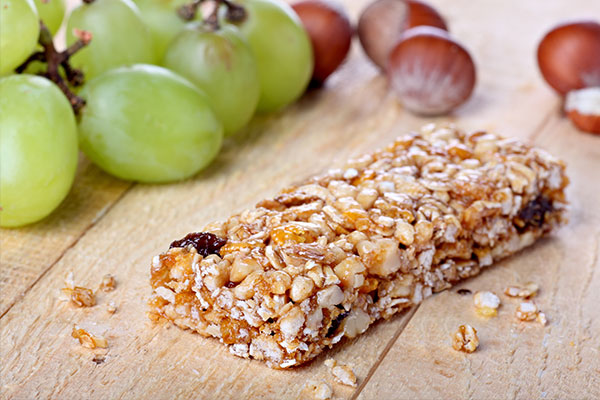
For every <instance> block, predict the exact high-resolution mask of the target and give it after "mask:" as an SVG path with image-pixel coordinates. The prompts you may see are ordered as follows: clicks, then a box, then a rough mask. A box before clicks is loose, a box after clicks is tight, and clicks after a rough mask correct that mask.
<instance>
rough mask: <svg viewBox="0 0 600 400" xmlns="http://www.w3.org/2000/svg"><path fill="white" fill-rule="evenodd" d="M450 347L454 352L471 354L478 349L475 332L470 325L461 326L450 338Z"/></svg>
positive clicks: (477, 339)
mask: <svg viewBox="0 0 600 400" xmlns="http://www.w3.org/2000/svg"><path fill="white" fill-rule="evenodd" d="M452 338H453V340H452V347H453V348H454V350H456V351H464V352H465V353H472V352H474V351H475V350H477V347H479V338H478V337H477V330H476V329H475V328H473V327H472V326H471V325H461V326H459V327H458V330H457V331H456V333H455V334H454V336H453V337H452Z"/></svg>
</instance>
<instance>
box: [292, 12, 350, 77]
mask: <svg viewBox="0 0 600 400" xmlns="http://www.w3.org/2000/svg"><path fill="white" fill-rule="evenodd" d="M292 8H293V9H294V11H296V14H298V16H299V17H300V20H301V21H302V24H303V25H304V28H305V29H306V31H307V33H308V36H309V37H310V41H311V44H312V48H313V54H314V56H315V66H314V70H313V76H312V79H313V83H315V84H317V85H320V84H322V83H323V82H324V81H325V79H327V77H328V76H329V75H331V74H332V73H333V72H334V71H335V70H336V69H337V68H338V67H339V66H340V65H341V64H342V62H343V61H344V59H345V58H346V55H348V51H349V50H350V44H351V42H352V34H353V33H354V32H353V29H352V25H350V20H349V18H348V16H347V15H346V12H345V11H344V9H343V8H342V6H341V5H340V4H338V3H334V2H332V1H330V0H300V1H298V2H297V3H294V4H292Z"/></svg>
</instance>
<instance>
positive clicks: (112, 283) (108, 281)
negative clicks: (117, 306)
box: [100, 274, 117, 292]
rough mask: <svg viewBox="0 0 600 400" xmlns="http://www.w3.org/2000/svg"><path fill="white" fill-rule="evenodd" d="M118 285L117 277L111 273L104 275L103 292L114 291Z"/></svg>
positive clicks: (101, 288) (101, 286)
mask: <svg viewBox="0 0 600 400" xmlns="http://www.w3.org/2000/svg"><path fill="white" fill-rule="evenodd" d="M116 286H117V281H116V280H115V277H114V276H112V275H111V274H106V275H104V277H102V282H101V283H100V290H102V291H103V292H112V291H113V290H115V287H116Z"/></svg>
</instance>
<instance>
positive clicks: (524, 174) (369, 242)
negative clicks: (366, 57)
mask: <svg viewBox="0 0 600 400" xmlns="http://www.w3.org/2000/svg"><path fill="white" fill-rule="evenodd" d="M564 169H565V167H564V164H563V163H562V162H560V161H558V160H556V159H555V158H554V157H552V156H550V155H549V154H547V153H546V152H544V151H542V150H539V149H536V148H532V147H530V146H528V145H526V144H523V143H520V142H519V141H517V140H513V139H503V138H501V137H498V136H496V135H493V134H489V133H485V132H474V133H469V134H467V133H464V132H461V131H459V130H457V129H455V128H454V127H451V126H444V127H435V126H433V125H429V126H426V127H424V128H423V129H422V130H421V132H420V133H411V134H408V135H405V136H402V137H400V138H398V139H397V140H396V141H395V142H394V143H393V144H391V145H390V146H388V147H386V148H384V149H383V150H380V151H376V152H374V153H372V154H368V155H365V156H362V157H360V158H358V159H356V160H354V161H351V162H349V163H348V164H347V165H346V166H345V167H344V168H343V169H337V170H332V171H329V172H328V173H327V174H325V175H323V176H319V177H316V178H313V179H310V180H308V181H306V182H304V183H303V184H301V185H297V186H293V187H290V188H288V189H285V190H284V191H282V192H281V194H280V195H278V196H277V197H275V198H274V199H272V200H266V201H263V202H261V203H259V204H258V205H257V206H256V208H254V209H251V210H247V211H244V212H242V213H240V214H237V215H234V216H232V217H231V218H229V219H228V220H227V221H225V222H219V223H214V224H210V225H209V226H207V227H206V228H205V229H204V231H205V232H204V233H201V234H191V235H188V236H187V237H186V238H184V239H182V240H180V241H177V242H174V243H173V244H172V245H171V248H170V249H169V250H168V251H167V252H165V253H163V254H161V255H160V256H157V257H155V258H154V260H153V262H152V268H151V275H152V276H151V284H152V288H153V292H152V297H151V299H150V308H151V312H150V316H151V317H152V318H154V319H158V318H160V317H163V318H166V319H168V320H170V321H172V322H174V323H175V324H176V325H178V326H180V327H182V328H189V329H192V330H194V331H197V332H198V333H200V334H202V335H204V336H214V337H216V338H219V339H220V340H221V342H223V343H224V344H226V345H227V346H229V348H230V350H231V352H232V353H233V354H235V355H237V356H240V357H252V358H256V359H259V360H264V361H266V362H267V364H268V365H269V366H271V367H274V368H286V367H290V366H293V365H299V364H301V363H303V362H305V361H307V360H310V359H311V358H313V357H315V356H316V355H317V354H319V353H320V352H321V351H323V349H324V348H325V347H327V346H332V345H333V344H335V343H337V342H339V341H340V340H341V338H342V337H344V336H347V337H350V338H352V337H355V336H357V335H359V334H361V333H363V332H364V331H365V330H366V329H367V328H368V327H369V325H370V324H372V323H373V322H375V321H376V320H378V319H380V318H389V317H390V316H392V315H394V314H395V313H397V312H398V311H400V310H402V309H404V308H406V307H410V306H412V305H414V304H417V303H419V302H421V301H422V300H423V299H424V298H426V297H428V296H430V295H431V294H432V293H434V292H438V291H440V290H444V289H446V288H449V287H450V286H452V284H454V283H455V282H457V281H459V280H461V279H464V278H467V277H470V276H473V275H476V274H478V273H479V272H480V270H481V268H483V267H486V266H488V265H490V264H492V263H493V262H494V261H495V260H498V259H501V258H503V257H506V256H508V255H510V254H513V253H515V252H517V251H518V250H520V249H522V248H524V247H526V246H528V245H530V244H532V243H533V242H534V241H535V240H536V239H537V238H539V237H541V236H542V235H544V234H546V233H548V232H550V231H551V230H552V229H553V228H555V227H556V226H558V225H559V224H560V223H561V222H563V221H564V211H565V208H566V200H565V196H564V188H565V186H566V185H567V183H568V179H567V178H566V176H565V174H564Z"/></svg>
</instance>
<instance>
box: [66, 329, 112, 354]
mask: <svg viewBox="0 0 600 400" xmlns="http://www.w3.org/2000/svg"><path fill="white" fill-rule="evenodd" d="M71 336H73V337H74V338H75V339H79V343H80V344H81V345H82V346H83V347H87V348H88V349H95V348H101V349H105V348H107V347H108V342H107V341H106V339H104V338H103V337H102V336H94V335H92V334H90V333H89V332H88V331H86V330H85V329H81V328H77V326H76V325H73V331H72V332H71Z"/></svg>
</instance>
